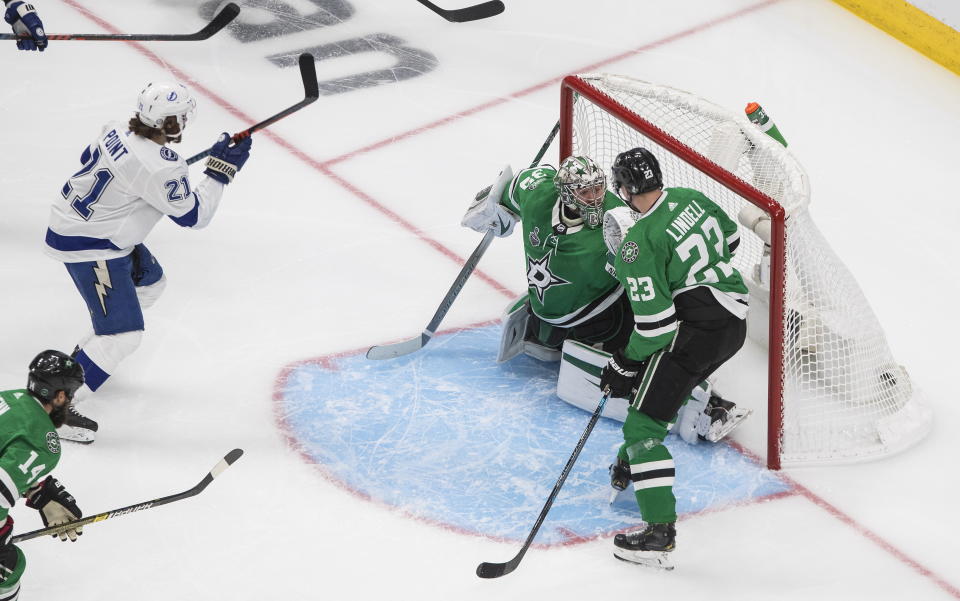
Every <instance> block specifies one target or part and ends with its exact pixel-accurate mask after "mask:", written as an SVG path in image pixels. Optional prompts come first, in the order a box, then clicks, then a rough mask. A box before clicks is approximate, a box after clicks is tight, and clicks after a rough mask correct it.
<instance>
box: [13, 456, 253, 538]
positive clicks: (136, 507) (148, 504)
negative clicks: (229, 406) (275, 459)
mask: <svg viewBox="0 0 960 601" xmlns="http://www.w3.org/2000/svg"><path fill="white" fill-rule="evenodd" d="M241 455H243V449H234V450H232V451H230V452H229V453H227V454H226V455H224V457H223V459H221V460H220V461H218V462H217V464H216V465H215V466H213V469H211V470H210V471H209V472H208V473H207V475H206V476H204V477H203V480H201V481H200V482H198V483H197V485H196V486H194V487H193V488H191V489H189V490H185V491H183V492H181V493H177V494H174V495H169V496H166V497H160V498H159V499H152V500H150V501H143V502H141V503H135V504H133V505H128V506H126V507H121V508H119V509H110V510H108V511H104V512H102V513H98V514H96V515H91V516H87V517H85V518H81V519H79V520H74V521H72V522H66V523H63V524H57V525H56V526H50V527H47V528H41V529H39V530H33V531H30V532H25V533H23V534H18V535H17V536H14V537H13V538H11V539H10V542H11V543H19V542H22V541H25V540H30V539H32V538H37V537H39V536H44V535H47V534H49V535H51V536H56V535H58V534H60V533H61V532H64V531H66V530H71V529H73V528H77V527H78V526H86V525H87V524H92V523H94V522H102V521H104V520H109V519H110V518H115V517H119V516H121V515H127V514H128V513H134V512H137V511H143V510H144V509H152V508H154V507H159V506H160V505H166V504H167V503H173V502H174V501H180V500H182V499H187V498H190V497H195V496H197V495H199V494H200V493H202V492H203V490H204V489H205V488H206V487H207V486H209V485H210V483H211V482H213V479H214V478H216V477H217V476H219V475H220V474H222V473H223V470H225V469H227V468H228V467H230V466H231V465H232V464H233V463H234V462H236V460H237V459H240V456H241Z"/></svg>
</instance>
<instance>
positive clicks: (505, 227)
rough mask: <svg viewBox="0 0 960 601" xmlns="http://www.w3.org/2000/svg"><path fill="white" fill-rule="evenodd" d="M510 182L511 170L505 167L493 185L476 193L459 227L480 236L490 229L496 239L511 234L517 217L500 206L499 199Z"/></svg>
mask: <svg viewBox="0 0 960 601" xmlns="http://www.w3.org/2000/svg"><path fill="white" fill-rule="evenodd" d="M511 181H513V170H512V169H510V165H507V166H506V167H504V168H503V171H501V172H500V175H499V176H498V177H497V181H495V182H494V183H493V185H491V186H487V187H486V188H484V189H483V190H480V191H479V192H477V195H476V197H475V198H474V199H473V202H471V203H470V207H469V208H467V212H466V213H465V214H464V216H463V219H462V220H461V221H460V225H462V226H463V227H468V228H470V229H472V230H473V231H475V232H480V233H481V234H485V233H486V232H487V230H491V229H492V230H493V233H494V235H495V236H497V237H498V238H504V237H506V236H509V235H510V234H511V233H513V227H514V226H515V225H517V216H516V215H514V214H513V213H512V212H510V210H509V209H507V208H506V207H505V206H503V205H502V204H500V197H501V196H502V195H503V191H504V190H506V188H507V186H509V185H510V182H511Z"/></svg>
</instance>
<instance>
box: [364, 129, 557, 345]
mask: <svg viewBox="0 0 960 601" xmlns="http://www.w3.org/2000/svg"><path fill="white" fill-rule="evenodd" d="M558 131H560V122H559V121H557V124H556V125H555V126H553V130H551V131H550V135H549V136H547V141H546V142H544V143H543V146H541V147H540V152H538V153H537V156H536V158H534V159H533V162H532V163H530V168H533V167H536V166H537V164H538V163H539V162H540V159H542V158H543V155H544V154H545V153H546V152H547V148H549V147H550V144H551V143H552V142H553V138H554V137H556V135H557V132H558ZM491 241H493V230H492V229H490V230H488V231H487V233H486V234H484V235H483V240H481V241H480V244H479V245H477V248H475V249H474V251H473V253H471V254H470V257H469V258H467V261H466V263H464V264H463V268H461V269H460V273H459V274H457V279H456V280H454V281H453V285H451V286H450V290H448V291H447V295H446V296H444V297H443V300H442V301H440V306H439V307H438V308H437V312H436V313H434V314H433V319H431V320H430V323H428V324H427V327H426V329H424V330H423V332H422V333H421V334H420V335H419V336H415V337H414V338H410V339H409V340H404V341H403V342H397V343H394V344H384V345H381V346H371V347H370V348H369V349H368V350H367V359H374V360H380V359H393V358H395V357H402V356H403V355H409V354H410V353H413V352H416V351H419V350H420V349H422V348H423V347H424V346H426V345H427V343H428V342H430V339H431V338H433V335H434V334H436V333H437V328H438V327H440V322H441V321H443V318H444V317H445V316H446V315H447V311H449V310H450V307H451V306H452V305H453V301H455V300H456V299H457V296H458V295H459V294H460V291H461V290H462V289H463V286H464V284H466V283H467V280H468V279H470V275H471V274H472V273H473V270H474V269H476V267H477V263H479V262H480V257H482V256H483V253H485V252H487V247H488V246H490V242H491Z"/></svg>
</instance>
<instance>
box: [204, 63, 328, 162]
mask: <svg viewBox="0 0 960 601" xmlns="http://www.w3.org/2000/svg"><path fill="white" fill-rule="evenodd" d="M297 62H298V63H299V65H300V79H301V80H302V81H303V100H301V101H300V102H298V103H296V104H294V105H292V106H289V107H287V108H285V109H283V110H282V111H280V112H279V113H277V114H276V115H273V116H271V117H267V118H266V119H264V120H263V121H261V122H260V123H257V124H256V125H251V126H250V127H248V128H247V129H245V130H243V131H241V132H237V133H235V134H233V136H231V139H232V140H233V141H234V143H236V142H239V141H240V140H242V139H244V138H246V137H247V136H249V135H250V134H252V133H253V132H256V131H260V130H261V129H263V128H265V127H268V126H270V125H273V124H274V123H276V122H277V121H279V120H281V119H283V118H284V117H286V116H288V115H291V114H293V113H295V112H297V111H299V110H300V109H302V108H303V107H305V106H307V105H308V104H310V103H312V102H315V101H316V100H317V98H320V83H319V82H318V81H317V63H316V60H315V59H314V58H313V55H312V54H310V53H309V52H304V53H303V54H301V55H300V56H299V57H298V58H297ZM208 154H210V149H209V148H208V149H207V150H204V151H203V152H200V153H198V154H195V155H193V156H192V157H190V158H189V159H187V165H192V164H194V163H196V162H197V161H199V160H200V159H202V158H204V157H205V156H207V155H208Z"/></svg>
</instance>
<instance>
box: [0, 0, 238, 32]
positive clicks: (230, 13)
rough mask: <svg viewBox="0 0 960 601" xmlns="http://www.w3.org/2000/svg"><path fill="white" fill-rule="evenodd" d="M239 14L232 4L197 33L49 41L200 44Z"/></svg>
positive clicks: (236, 7) (235, 6)
mask: <svg viewBox="0 0 960 601" xmlns="http://www.w3.org/2000/svg"><path fill="white" fill-rule="evenodd" d="M239 14H240V7H239V6H237V5H236V4H234V3H233V2H231V3H229V4H227V5H226V6H224V7H223V10H221V11H220V12H218V13H217V14H216V15H215V16H214V17H213V20H212V21H210V22H209V23H207V25H206V26H205V27H204V28H203V29H201V30H200V31H198V32H196V33H184V34H165V33H142V34H140V33H48V34H47V39H48V40H81V41H86V42H198V41H200V40H206V39H207V38H210V37H212V36H213V34H215V33H217V32H218V31H220V30H221V29H223V28H224V27H226V26H227V23H229V22H230V21H233V20H234V19H235V18H236V17H237V15H239ZM29 37H30V36H29V35H17V34H15V33H0V40H20V39H28V38H29Z"/></svg>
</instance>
